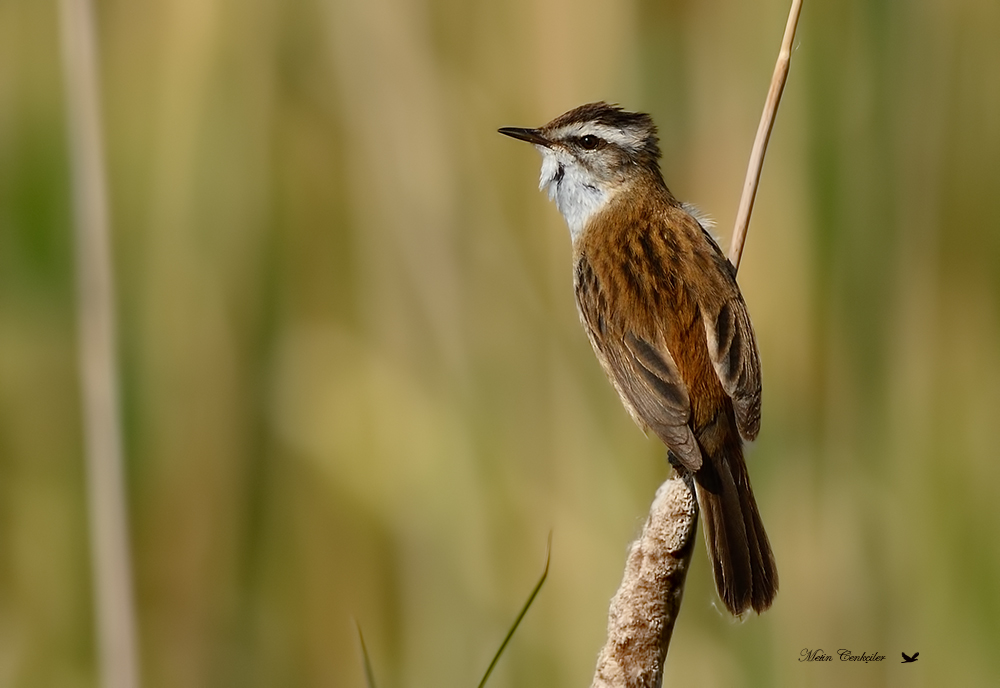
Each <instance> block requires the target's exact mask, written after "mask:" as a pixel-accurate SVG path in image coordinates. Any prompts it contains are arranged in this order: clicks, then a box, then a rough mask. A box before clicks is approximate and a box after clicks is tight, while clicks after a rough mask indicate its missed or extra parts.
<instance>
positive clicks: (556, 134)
mask: <svg viewBox="0 0 1000 688" xmlns="http://www.w3.org/2000/svg"><path fill="white" fill-rule="evenodd" d="M587 134H593V135H594V136H596V137H598V138H601V139H604V140H605V141H607V142H608V143H614V144H616V145H619V146H621V147H623V148H639V147H640V146H641V144H642V136H641V135H640V134H639V132H634V131H629V130H628V129H621V128H618V127H609V126H608V125H606V124H600V123H598V122H574V123H573V124H566V125H564V126H561V127H559V128H558V129H556V130H555V131H553V132H552V134H551V137H552V138H553V139H556V140H558V139H562V138H566V137H568V136H586V135H587Z"/></svg>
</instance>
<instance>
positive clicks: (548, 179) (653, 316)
mask: <svg viewBox="0 0 1000 688" xmlns="http://www.w3.org/2000/svg"><path fill="white" fill-rule="evenodd" d="M498 131H499V133H501V134H504V135H506V136H510V137H513V138H515V139H519V140H521V141H526V142H528V143H531V144H533V145H534V147H535V148H536V149H537V150H538V151H539V152H540V153H541V155H542V166H541V175H540V179H539V190H542V191H547V192H548V195H549V198H550V199H551V200H554V201H555V204H556V207H557V208H558V210H559V212H560V213H561V214H562V216H563V217H564V218H565V220H566V224H567V225H568V227H569V233H570V237H571V240H572V244H573V287H574V292H575V297H576V305H577V310H578V313H579V316H580V320H581V322H582V324H583V327H584V329H585V330H586V333H587V336H588V338H589V340H590V343H591V345H592V347H593V349H594V353H595V354H596V356H597V359H598V360H599V361H600V364H601V366H602V368H603V369H604V372H605V373H606V374H607V377H608V379H609V380H610V381H611V384H612V385H613V386H614V388H615V390H616V391H617V392H618V395H619V397H620V398H621V401H622V404H623V405H624V406H625V409H626V410H627V411H628V413H629V414H630V415H631V416H632V418H633V420H634V421H635V422H636V423H637V424H638V425H639V427H640V428H642V429H643V431H644V432H647V433H648V432H650V431H651V432H652V433H653V434H655V435H656V436H657V437H658V438H659V439H660V440H661V441H662V442H663V443H664V444H665V445H666V447H667V450H668V452H667V456H668V459H669V461H670V463H671V464H672V465H673V466H674V467H675V468H676V469H677V470H678V472H679V473H681V475H683V476H685V477H690V478H693V481H690V482H693V483H694V486H695V494H696V496H697V500H698V505H699V510H700V512H701V514H702V516H703V522H704V530H705V542H706V545H707V549H708V555H709V559H710V560H711V563H712V570H713V573H714V578H715V583H716V589H717V590H718V593H719V597H720V598H721V600H722V602H723V603H724V605H725V607H726V608H727V609H728V610H729V612H730V613H731V614H733V615H734V616H736V617H742V616H743V614H744V613H746V612H747V611H748V610H749V609H753V610H754V611H755V612H757V613H758V614H759V613H761V612H763V611H764V610H766V609H768V608H769V607H770V606H771V603H772V602H773V600H774V598H775V595H776V594H777V591H778V572H777V568H776V565H775V561H774V555H773V553H772V551H771V546H770V543H769V541H768V538H767V533H766V532H765V530H764V525H763V523H762V521H761V517H760V514H759V510H758V508H757V503H756V500H755V499H754V494H753V490H752V488H751V485H750V476H749V474H748V472H747V467H746V463H745V462H744V457H743V440H747V441H750V440H753V439H754V438H755V437H756V436H757V433H758V432H759V429H760V408H761V376H760V355H759V352H758V349H757V343H756V338H755V336H754V331H753V326H752V324H751V322H750V316H749V313H748V311H747V307H746V303H745V302H744V299H743V296H742V294H741V293H740V289H739V286H738V285H737V283H736V270H735V268H734V267H733V265H732V263H730V262H729V260H728V259H727V258H726V256H725V255H724V254H723V253H722V250H721V249H720V248H719V246H718V244H717V243H716V241H715V239H714V238H713V237H712V235H711V233H710V232H709V231H708V229H706V224H708V223H707V222H705V221H703V220H699V214H698V213H697V211H695V210H694V209H693V208H692V207H691V206H689V205H686V204H683V203H681V202H680V201H678V200H677V198H675V197H674V195H673V194H672V193H671V192H670V190H669V189H668V188H667V185H666V183H665V182H664V180H663V175H662V173H661V170H660V148H659V138H658V135H657V128H656V125H655V124H654V123H653V119H652V117H651V116H650V115H648V114H645V113H640V112H629V111H626V110H625V109H623V108H622V107H621V106H618V105H613V104H608V103H606V102H596V103H588V104H586V105H581V106H579V107H577V108H575V109H573V110H570V111H569V112H566V113H564V114H562V115H560V116H558V117H556V118H555V119H553V120H552V121H551V122H549V123H548V124H545V125H544V126H541V127H539V128H534V129H532V128H522V127H503V128H501V129H499V130H498Z"/></svg>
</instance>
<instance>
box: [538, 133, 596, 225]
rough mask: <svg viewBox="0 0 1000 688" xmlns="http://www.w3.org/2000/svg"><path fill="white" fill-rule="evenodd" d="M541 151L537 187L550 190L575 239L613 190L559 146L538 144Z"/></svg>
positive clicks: (552, 198) (551, 197)
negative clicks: (559, 148) (540, 166)
mask: <svg viewBox="0 0 1000 688" xmlns="http://www.w3.org/2000/svg"><path fill="white" fill-rule="evenodd" d="M536 148H538V150H539V152H540V153H541V154H542V173H541V176H540V177H539V180H538V189H539V190H540V191H541V190H546V189H547V190H548V192H549V198H550V199H551V200H554V201H555V202H556V207H557V208H558V209H559V212H560V213H562V216H563V217H564V218H566V224H567V225H569V234H570V237H571V238H572V239H573V241H574V242H575V241H576V239H577V237H578V236H580V233H581V232H583V229H584V227H586V226H587V223H588V222H590V218H592V217H593V216H594V215H595V214H597V213H598V212H599V211H600V210H601V209H602V208H604V206H606V205H607V204H608V201H610V200H611V196H612V193H611V192H612V190H611V189H610V188H607V187H606V185H604V184H602V183H601V182H599V181H598V180H597V179H595V178H594V176H593V175H592V174H590V173H589V172H588V171H587V169H586V168H584V167H583V166H582V165H581V164H580V163H579V162H577V161H576V160H575V159H574V158H573V157H572V156H570V155H568V154H566V153H564V152H563V151H561V150H558V149H551V148H546V147H544V146H536Z"/></svg>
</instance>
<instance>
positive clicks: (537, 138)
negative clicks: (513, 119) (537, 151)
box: [497, 127, 552, 148]
mask: <svg viewBox="0 0 1000 688" xmlns="http://www.w3.org/2000/svg"><path fill="white" fill-rule="evenodd" d="M497 131H499V132H500V133H501V134H503V135H504V136H510V137H511V138H515V139H520V140H521V141H527V142H528V143H533V144H535V145H536V146H545V147H546V148H551V147H552V142H551V141H549V140H548V139H547V138H545V137H544V136H542V132H540V131H539V130H538V129H522V128H520V127H503V128H502V129H497Z"/></svg>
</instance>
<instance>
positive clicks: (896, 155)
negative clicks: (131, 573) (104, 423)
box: [0, 0, 1000, 688]
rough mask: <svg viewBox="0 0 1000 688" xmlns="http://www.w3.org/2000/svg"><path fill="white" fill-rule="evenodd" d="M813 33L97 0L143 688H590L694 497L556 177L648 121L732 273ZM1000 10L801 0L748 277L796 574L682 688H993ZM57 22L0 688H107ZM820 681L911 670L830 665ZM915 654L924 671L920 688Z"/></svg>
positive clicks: (36, 190)
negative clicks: (541, 137) (633, 579)
mask: <svg viewBox="0 0 1000 688" xmlns="http://www.w3.org/2000/svg"><path fill="white" fill-rule="evenodd" d="M787 9H788V5H787V4H786V2H785V1H780V2H779V1H778V0H766V1H764V2H756V3H748V2H736V1H735V0H708V1H704V2H694V1H693V0H690V1H681V0H673V1H667V2H652V1H650V0H636V1H635V2H631V3H601V2H592V1H580V0H547V1H538V2H527V1H524V0H516V1H514V2H507V3H493V2H469V1H468V0H427V1H425V2H407V1H406V0H283V1H279V0H245V1H243V2H236V1H234V0H146V1H145V2H134V1H130V0H101V1H100V2H97V12H98V20H99V21H98V31H99V38H100V44H99V50H100V60H101V78H102V87H103V101H102V105H103V108H104V123H103V124H104V132H105V136H106V143H107V158H108V168H109V169H108V176H109V187H110V195H111V198H110V202H111V215H112V225H113V236H114V255H115V269H116V280H117V300H118V306H119V319H120V323H119V327H120V347H121V361H120V365H121V373H122V387H123V389H122V392H123V403H124V408H123V415H124V425H125V443H126V449H127V471H128V488H129V504H130V509H131V517H132V523H131V528H132V541H133V547H134V554H135V561H134V567H135V576H136V594H137V603H138V614H139V624H140V631H141V638H140V640H141V650H142V658H141V662H142V671H143V677H144V682H145V685H146V686H152V687H160V686H163V687H167V686H170V687H173V686H184V687H200V686H206V687H208V686H213V687H214V686H346V687H351V686H362V685H363V682H364V679H363V672H362V664H361V660H360V653H359V649H358V642H357V637H356V632H355V627H354V620H355V619H356V620H357V621H358V623H360V625H361V626H362V628H363V630H364V631H365V635H366V640H367V643H368V648H369V651H370V653H371V658H372V662H373V665H374V669H375V674H376V678H377V679H378V683H379V686H380V688H406V687H409V686H414V687H415V686H454V687H456V688H457V687H460V686H474V685H475V684H476V682H478V680H479V677H480V676H481V674H482V672H483V670H484V669H485V667H486V664H487V663H488V662H489V659H490V657H491V656H492V653H493V651H494V650H495V648H496V646H497V645H498V643H499V642H500V640H501V638H502V637H503V634H504V632H505V630H506V627H507V625H508V623H509V622H510V621H511V619H512V618H513V616H514V614H515V613H516V610H517V609H518V607H519V606H520V605H521V603H522V602H523V600H524V598H525V597H526V595H527V593H528V592H529V590H530V589H531V586H532V585H533V583H534V581H535V579H536V578H537V576H538V575H539V574H540V572H541V569H542V566H543V563H544V555H545V541H546V538H547V536H548V534H549V532H550V531H551V532H552V533H553V551H552V570H551V574H550V577H549V580H548V583H547V585H546V587H545V588H544V589H543V591H542V593H541V595H540V597H539V598H538V601H537V603H536V605H535V607H534V608H533V609H532V610H531V611H530V612H529V614H528V616H527V617H526V619H525V622H524V624H523V626H522V628H521V630H520V631H519V633H518V635H517V636H516V637H515V639H514V641H513V643H512V645H511V646H510V648H509V650H508V653H507V655H506V656H505V658H504V659H503V660H502V661H501V664H500V666H499V668H498V670H497V672H496V673H495V674H494V677H493V679H492V681H491V686H493V687H494V688H502V687H504V686H566V687H569V686H585V685H589V681H590V678H591V674H592V671H593V666H594V662H595V658H596V653H597V650H598V649H599V647H600V645H601V644H602V642H603V638H604V631H605V624H606V613H607V605H608V601H609V599H610V597H611V595H612V594H613V593H614V590H615V588H616V587H617V585H618V582H619V580H620V576H621V571H622V567H623V565H624V560H625V553H626V546H627V543H628V542H629V541H630V539H631V538H633V537H634V536H635V535H636V534H637V533H638V530H639V527H640V526H641V523H642V521H643V519H644V518H645V514H646V510H647V508H648V506H649V503H650V501H651V499H652V496H653V493H654V491H655V489H656V487H657V486H658V484H659V482H660V481H661V480H662V479H663V478H664V477H665V475H666V473H667V465H666V462H665V461H664V457H663V450H662V448H661V446H660V445H659V444H658V443H657V442H656V441H653V440H647V439H645V438H644V437H643V435H642V434H641V433H640V432H639V431H638V430H637V429H636V428H635V427H634V426H633V425H632V422H631V420H630V419H629V418H628V416H627V415H626V414H625V412H624V411H623V410H622V409H621V407H620V404H619V402H618V400H617V397H616V395H615V393H614V392H613V390H612V389H611V387H610V385H609V384H608V383H607V382H606V381H605V380H604V377H603V374H602V372H601V370H600V368H599V366H598V365H597V363H596V362H595V360H594V358H593V355H592V353H591V351H590V347H589V345H588V343H587V341H586V338H585V337H584V335H583V333H582V331H581V329H580V326H579V324H578V322H577V316H576V311H575V307H574V305H573V296H572V289H571V273H570V246H569V237H568V233H567V231H566V228H565V226H564V224H563V221H562V218H561V217H560V216H559V215H558V213H557V211H556V209H555V207H554V206H553V205H552V204H550V203H549V202H548V201H547V200H546V199H545V198H544V196H543V195H542V194H539V193H538V192H537V191H536V190H535V186H536V180H537V174H538V165H539V159H538V156H537V154H536V153H535V152H534V151H533V150H531V148H530V147H528V146H526V145H524V144H519V143H516V142H514V141H511V140H509V139H505V138H504V137H501V136H499V135H497V134H496V128H497V127H499V126H507V125H514V126H536V125H540V124H542V123H544V122H546V121H548V120H549V119H551V118H552V117H554V116H556V115H558V114H560V113H562V112H563V111H565V110H568V109H570V108H571V107H574V106H576V105H579V104H581V103H583V102H588V101H593V100H600V99H604V100H609V101H614V102H619V103H622V104H623V105H625V106H627V107H628V108H630V109H637V110H644V111H648V112H651V113H652V114H653V115H654V117H655V119H656V121H657V122H658V124H659V126H660V131H661V137H662V144H663V145H662V147H663V150H664V160H663V169H664V174H665V177H666V179H667V182H668V184H669V185H670V186H671V188H672V190H673V191H674V193H675V194H676V195H677V196H678V197H680V198H682V199H684V200H687V201H690V202H692V203H694V204H696V205H698V206H699V207H701V208H702V209H703V210H705V211H706V212H708V213H709V214H711V215H713V216H715V217H716V219H717V220H718V223H719V230H718V233H719V234H720V236H721V237H722V240H723V242H728V236H729V231H730V230H729V228H730V227H731V226H732V221H733V217H734V215H735V209H736V205H737V201H738V196H739V191H740V187H741V183H742V179H743V173H744V170H745V164H746V160H747V157H748V154H749V149H750V144H751V141H752V138H753V135H754V132H755V130H756V126H757V120H758V117H759V112H760V107H761V105H762V103H763V98H764V94H765V92H766V89H767V84H768V80H769V78H770V75H771V70H772V67H773V63H774V58H775V55H776V52H777V47H778V44H779V41H780V37H781V32H782V29H783V27H784V22H785V17H786V12H787ZM998 36H1000V3H997V2H996V0H952V1H946V0H912V1H910V2H889V1H887V0H837V1H836V2H831V1H827V2H819V1H814V0H806V4H805V9H804V13H803V17H802V21H801V24H800V27H799V37H798V40H797V50H796V52H795V53H794V57H793V63H792V70H791V77H790V81H789V84H788V87H787V89H786V94H785V100H784V102H783V104H782V106H781V110H780V112H779V116H778V122H777V126H776V128H775V132H774V135H773V137H772V145H771V148H770V151H769V153H768V158H767V164H766V166H765V170H764V178H763V183H762V187H761V191H760V194H759V197H758V202H757V206H756V211H755V215H754V221H753V223H752V225H751V231H750V236H749V242H748V245H747V251H746V254H745V256H744V261H743V267H742V269H741V272H740V281H741V283H742V285H743V291H744V294H745V296H746V299H747V301H748V303H749V306H750V310H751V313H752V314H753V317H754V323H755V326H756V330H757V333H758V338H759V345H760V350H761V355H762V358H763V367H764V388H765V392H764V399H765V401H764V419H763V429H762V432H761V435H760V438H759V440H758V441H757V442H756V444H755V446H754V447H753V448H752V449H751V450H750V464H751V472H752V474H753V479H754V485H755V489H756V493H757V498H758V501H759V502H760V506H761V511H762V513H763V516H764V521H765V523H766V524H767V527H768V531H769V533H770V536H771V541H772V543H773V546H774V550H775V552H776V556H777V559H778V564H779V570H780V572H781V586H782V587H781V594H780V595H779V597H778V599H777V602H776V604H775V606H774V608H773V609H772V610H771V611H770V612H768V613H767V614H765V615H764V616H763V617H760V618H752V619H749V620H748V621H746V622H744V623H737V622H734V621H733V620H731V619H730V618H728V617H727V616H726V615H725V614H723V613H722V612H721V611H720V605H719V604H718V602H717V600H716V597H715V592H714V588H713V586H712V584H711V581H710V574H709V570H708V568H707V562H706V558H705V555H704V551H703V549H704V548H703V545H702V544H701V542H700V537H701V536H700V535H699V543H698V547H697V552H696V555H695V560H694V563H693V567H692V570H691V573H690V575H689V582H688V587H687V591H686V596H685V603H684V607H683V610H682V612H681V616H680V620H679V622H678V625H677V627H676V631H675V634H674V641H673V644H672V647H671V653H670V657H669V658H668V662H667V668H666V684H667V685H675V686H676V685H685V686H842V685H845V684H847V683H848V682H850V685H852V686H854V687H856V688H860V687H862V686H939V685H945V684H948V685H961V686H986V685H996V681H997V680H998V678H1000V654H998V653H997V652H996V647H997V645H998V643H1000V621H998V619H1000V507H998V499H997V492H996V486H997V485H998V484H1000V461H998V460H997V459H998V456H997V451H996V449H995V448H994V447H995V441H996V430H997V427H998V425H1000V419H998V417H1000V40H998V38H997V37H998ZM71 228H72V224H71V202H70V182H69V164H68V151H67V136H66V116H65V98H64V91H63V78H62V73H61V63H60V46H59V33H58V13H57V3H55V2H54V1H51V0H0V685H3V686H8V685H9V686H71V687H75V686H95V685H96V667H95V659H94V657H95V637H94V632H93V612H92V595H91V587H90V586H91V575H90V565H89V560H88V546H87V526H86V505H85V494H84V480H83V477H84V473H83V456H82V446H81V425H80V416H81V409H80V402H79V383H78V377H77V365H76V353H75V346H76V325H75V314H74V296H73V288H74V287H73V284H74V283H73V241H72V236H73V235H72V229H71ZM803 648H811V649H815V648H822V649H824V650H825V651H826V652H827V653H834V652H835V651H836V650H837V649H839V648H849V649H851V650H853V651H854V652H855V653H860V652H863V651H864V652H872V651H879V652H881V653H882V654H884V655H886V660H885V661H884V662H882V663H880V664H869V665H860V666H859V665H856V664H840V663H839V662H834V663H833V664H819V663H814V664H808V663H800V662H799V661H798V659H799V653H800V652H801V651H802V649H803ZM901 651H906V652H908V653H912V652H914V651H919V652H920V659H919V661H918V663H917V664H913V665H906V666H903V665H901V664H899V661H900V657H899V653H900V652H901Z"/></svg>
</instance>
